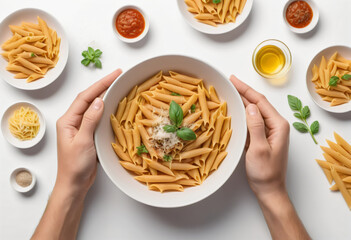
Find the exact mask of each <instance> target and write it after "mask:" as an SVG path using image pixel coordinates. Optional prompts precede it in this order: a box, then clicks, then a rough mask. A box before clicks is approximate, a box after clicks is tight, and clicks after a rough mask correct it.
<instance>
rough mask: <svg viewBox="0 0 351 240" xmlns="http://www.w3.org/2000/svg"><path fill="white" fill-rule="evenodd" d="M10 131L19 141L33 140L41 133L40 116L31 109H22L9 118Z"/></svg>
mask: <svg viewBox="0 0 351 240" xmlns="http://www.w3.org/2000/svg"><path fill="white" fill-rule="evenodd" d="M9 129H10V132H11V134H12V135H13V136H15V137H16V138H18V139H19V140H22V141H25V140H31V139H33V138H35V137H36V136H37V134H38V132H39V129H40V123H39V116H38V114H37V113H36V112H35V111H33V110H32V109H30V108H29V107H26V108H25V107H21V108H20V109H17V110H16V111H15V112H14V113H13V115H12V116H11V117H10V118H9Z"/></svg>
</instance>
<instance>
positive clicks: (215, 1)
mask: <svg viewBox="0 0 351 240" xmlns="http://www.w3.org/2000/svg"><path fill="white" fill-rule="evenodd" d="M212 2H213V3H214V4H218V3H220V2H221V0H212Z"/></svg>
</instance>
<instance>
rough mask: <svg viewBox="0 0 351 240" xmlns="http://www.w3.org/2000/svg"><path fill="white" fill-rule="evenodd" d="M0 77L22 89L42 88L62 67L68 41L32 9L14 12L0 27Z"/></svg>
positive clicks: (55, 23)
mask: <svg viewBox="0 0 351 240" xmlns="http://www.w3.org/2000/svg"><path fill="white" fill-rule="evenodd" d="M0 32H1V33H2V34H1V36H0V45H1V56H0V76H1V78H3V79H4V80H5V81H6V82H7V83H9V84H10V85H12V86H14V87H16V88H19V89H24V90H36V89H40V88H43V87H45V86H47V85H49V84H50V83H52V82H53V81H55V80H56V79H57V78H58V77H59V75H60V74H61V72H62V71H63V69H64V68H65V65H66V62H67V58H68V41H67V39H66V37H65V33H64V30H63V28H62V26H61V25H60V24H59V22H58V21H57V20H56V19H55V18H54V17H53V16H51V15H50V14H48V13H46V12H44V11H42V10H39V9H34V8H26V9H21V10H18V11H16V12H14V13H12V14H10V15H9V16H8V17H6V18H5V19H4V20H3V21H2V22H1V24H0Z"/></svg>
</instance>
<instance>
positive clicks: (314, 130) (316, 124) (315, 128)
mask: <svg viewBox="0 0 351 240" xmlns="http://www.w3.org/2000/svg"><path fill="white" fill-rule="evenodd" d="M310 128H311V132H312V134H316V133H317V132H318V131H319V122H318V121H314V122H313V123H312V124H311V127H310Z"/></svg>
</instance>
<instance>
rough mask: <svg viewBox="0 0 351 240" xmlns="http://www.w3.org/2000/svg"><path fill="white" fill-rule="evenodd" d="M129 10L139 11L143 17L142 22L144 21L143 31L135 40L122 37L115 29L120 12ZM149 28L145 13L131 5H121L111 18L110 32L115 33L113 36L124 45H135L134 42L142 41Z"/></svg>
mask: <svg viewBox="0 0 351 240" xmlns="http://www.w3.org/2000/svg"><path fill="white" fill-rule="evenodd" d="M130 8H131V9H135V10H137V11H139V12H140V13H141V15H142V16H143V18H144V21H145V27H144V31H143V32H142V33H141V34H140V35H139V36H137V37H136V38H126V37H123V36H122V35H121V34H120V33H119V32H118V31H117V29H116V20H117V17H118V15H119V14H120V13H121V12H122V11H124V10H126V9H130ZM149 28H150V21H149V18H148V16H147V15H146V13H145V11H143V10H142V9H141V8H140V7H138V6H136V5H133V4H126V5H123V6H121V7H120V8H118V9H117V10H116V11H115V13H114V14H113V17H112V30H113V32H114V33H115V35H116V36H117V37H118V38H119V40H121V41H123V42H125V43H136V42H139V41H140V40H142V39H143V38H144V37H145V36H146V35H147V33H148V32H149Z"/></svg>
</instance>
